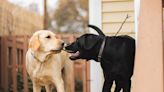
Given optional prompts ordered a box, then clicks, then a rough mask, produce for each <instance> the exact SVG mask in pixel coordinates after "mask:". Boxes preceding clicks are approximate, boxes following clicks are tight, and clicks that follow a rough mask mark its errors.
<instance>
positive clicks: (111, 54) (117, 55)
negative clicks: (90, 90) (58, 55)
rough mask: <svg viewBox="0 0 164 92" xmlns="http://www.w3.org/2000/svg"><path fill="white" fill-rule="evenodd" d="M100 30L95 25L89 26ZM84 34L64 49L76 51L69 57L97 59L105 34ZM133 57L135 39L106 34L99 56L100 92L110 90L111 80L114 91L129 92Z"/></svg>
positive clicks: (74, 58) (109, 91)
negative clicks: (101, 79)
mask: <svg viewBox="0 0 164 92" xmlns="http://www.w3.org/2000/svg"><path fill="white" fill-rule="evenodd" d="M89 27H92V28H93V29H96V31H98V33H100V32H99V31H101V30H100V29H99V28H97V27H95V26H89ZM100 34H101V35H99V36H98V35H94V34H84V35H82V36H81V37H79V38H78V39H77V40H76V41H75V42H73V43H72V44H71V45H69V46H67V47H66V48H65V49H66V50H67V51H68V52H69V53H76V55H74V56H71V57H70V59H72V60H76V59H86V60H91V59H93V60H95V61H98V53H99V50H100V47H101V44H102V42H103V39H104V37H105V35H102V33H100ZM77 52H78V53H77ZM134 58H135V40H134V39H133V38H132V37H129V36H127V35H124V36H111V37H109V36H107V37H106V43H105V47H104V51H103V53H102V58H101V62H100V63H101V67H102V69H103V73H104V78H105V81H104V86H103V91H102V92H111V86H112V84H113V81H115V83H116V88H115V92H120V90H121V89H123V92H130V88H131V77H132V75H133V66H134Z"/></svg>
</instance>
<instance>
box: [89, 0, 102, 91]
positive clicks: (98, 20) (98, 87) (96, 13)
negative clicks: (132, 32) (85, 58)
mask: <svg viewBox="0 0 164 92" xmlns="http://www.w3.org/2000/svg"><path fill="white" fill-rule="evenodd" d="M101 3H102V0H89V24H92V25H96V26H98V27H99V28H102V15H101V14H102V9H101ZM89 31H90V33H93V34H97V32H96V31H95V30H93V29H90V30H89ZM90 80H91V82H90V92H102V86H103V73H102V69H101V66H100V63H97V62H95V61H93V60H91V61H90Z"/></svg>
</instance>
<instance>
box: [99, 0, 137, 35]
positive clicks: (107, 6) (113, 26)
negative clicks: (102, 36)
mask: <svg viewBox="0 0 164 92" xmlns="http://www.w3.org/2000/svg"><path fill="white" fill-rule="evenodd" d="M127 14H128V15H129V16H130V18H129V19H127V21H126V23H125V24H124V25H123V27H122V29H121V31H120V32H119V34H118V35H122V34H124V35H129V36H132V37H135V31H134V0H102V29H103V31H104V33H106V34H107V35H115V33H116V32H117V31H118V29H119V28H120V26H121V23H122V22H123V21H124V19H125V17H126V16H127Z"/></svg>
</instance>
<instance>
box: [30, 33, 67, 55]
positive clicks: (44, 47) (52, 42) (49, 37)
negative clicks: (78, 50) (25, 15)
mask: <svg viewBox="0 0 164 92" xmlns="http://www.w3.org/2000/svg"><path fill="white" fill-rule="evenodd" d="M63 46H64V42H63V41H62V40H61V39H59V38H57V36H56V34H54V33H53V32H51V31H48V30H40V31H37V32H35V33H34V34H33V35H32V37H31V39H30V41H29V48H30V49H31V50H32V51H34V52H36V51H37V52H53V53H58V52H60V51H61V50H62V49H63Z"/></svg>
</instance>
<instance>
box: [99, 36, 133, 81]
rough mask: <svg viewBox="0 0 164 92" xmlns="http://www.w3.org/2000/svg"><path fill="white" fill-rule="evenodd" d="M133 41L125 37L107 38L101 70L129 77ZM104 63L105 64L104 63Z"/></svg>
mask: <svg viewBox="0 0 164 92" xmlns="http://www.w3.org/2000/svg"><path fill="white" fill-rule="evenodd" d="M134 56H135V40H134V39H133V38H132V37H130V36H127V35H121V36H112V37H107V41H106V46H105V51H104V53H103V61H102V62H103V64H102V68H104V69H107V70H104V71H106V73H107V72H108V73H112V75H119V76H124V77H129V78H130V77H131V76H132V75H133V66H134ZM104 62H105V63H104Z"/></svg>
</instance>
